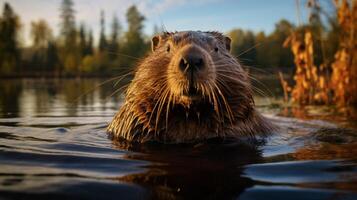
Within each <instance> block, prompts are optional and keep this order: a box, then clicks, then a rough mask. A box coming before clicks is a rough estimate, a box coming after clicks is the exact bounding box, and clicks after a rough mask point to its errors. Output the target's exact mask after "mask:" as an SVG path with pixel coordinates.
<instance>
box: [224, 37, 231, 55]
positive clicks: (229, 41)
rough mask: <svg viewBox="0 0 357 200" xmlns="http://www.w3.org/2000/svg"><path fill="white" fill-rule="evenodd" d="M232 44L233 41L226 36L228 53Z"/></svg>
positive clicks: (225, 41)
mask: <svg viewBox="0 0 357 200" xmlns="http://www.w3.org/2000/svg"><path fill="white" fill-rule="evenodd" d="M231 42H232V40H231V38H230V37H227V36H224V43H225V44H226V49H227V50H228V51H230V50H231Z"/></svg>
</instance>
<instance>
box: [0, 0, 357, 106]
mask: <svg viewBox="0 0 357 200" xmlns="http://www.w3.org/2000/svg"><path fill="white" fill-rule="evenodd" d="M306 2H307V4H306V7H304V8H299V7H297V14H298V15H299V10H300V9H307V10H308V13H309V17H308V21H307V22H303V21H302V20H301V19H300V17H298V20H297V23H296V24H295V23H293V22H290V21H288V20H285V19H281V20H280V21H279V22H277V23H276V24H275V28H274V30H273V31H272V32H271V33H265V32H253V31H251V30H243V29H239V28H236V29H233V30H230V31H228V32H226V33H225V34H226V35H228V36H229V37H230V38H231V39H232V46H231V53H232V54H233V55H234V56H236V57H237V58H238V60H239V61H240V62H241V63H242V64H243V66H244V67H245V68H246V69H247V70H248V71H254V70H258V71H259V70H260V71H263V72H269V73H270V74H275V75H276V74H278V73H280V79H281V85H282V87H283V88H284V94H285V100H286V101H289V100H290V99H291V100H293V101H295V102H298V103H299V104H331V103H337V104H341V105H352V104H353V105H355V104H356V102H357V97H356V96H357V95H355V94H356V93H357V92H356V91H357V86H356V85H357V83H355V82H356V80H357V77H356V76H357V72H356V71H357V70H356V65H357V64H356V46H357V45H356V33H357V31H356V21H357V16H356V15H357V14H356V13H357V12H356V10H357V3H356V1H353V0H352V1H348V0H334V1H329V2H330V3H328V4H326V3H325V4H323V5H324V6H325V7H324V6H322V5H321V4H320V1H318V0H308V1H306ZM331 8H332V9H333V12H331V11H330V10H331ZM328 9H329V11H327V10H328ZM59 10H60V15H59V16H58V17H59V18H60V20H61V23H60V31H59V33H54V32H53V30H52V28H51V27H50V26H49V24H48V22H47V21H46V20H45V19H40V20H38V21H33V22H31V30H30V38H31V45H30V46H26V45H24V42H23V41H21V39H20V38H21V37H20V36H21V33H23V27H22V25H21V24H22V23H21V17H20V15H19V14H18V13H16V10H15V8H13V7H12V6H11V5H10V3H4V5H3V10H2V15H1V17H0V77H101V76H117V75H120V74H124V73H126V72H128V71H130V70H132V69H133V67H134V66H135V63H136V62H138V61H139V60H140V58H142V57H143V56H144V55H145V54H146V53H148V51H149V49H150V48H149V46H150V39H151V37H152V36H153V35H155V34H158V33H160V32H162V31H175V30H165V28H164V24H162V25H161V27H160V26H155V27H154V31H153V33H152V34H151V35H148V34H145V33H144V31H143V29H144V21H145V16H144V15H143V14H141V13H140V12H139V10H138V9H137V7H136V6H135V5H132V6H131V7H129V8H128V9H127V11H126V23H127V28H126V29H124V28H123V23H122V22H120V21H119V19H118V17H117V16H116V15H113V17H112V19H111V27H110V30H109V31H107V30H106V26H105V24H106V23H105V22H106V20H107V19H106V17H105V16H106V15H105V11H104V10H102V11H101V13H100V15H99V18H98V20H99V21H100V32H99V33H98V34H99V35H98V41H95V40H94V38H95V37H94V34H97V33H93V31H92V29H91V27H90V26H88V25H86V24H84V23H78V22H77V21H76V11H75V5H74V3H73V1H72V0H63V1H62V3H61V4H60V5H59ZM237 27H238V25H237ZM218 31H219V30H218ZM107 32H109V34H107ZM269 73H268V74H269ZM284 75H285V78H284ZM286 77H288V80H285V79H286ZM289 77H290V78H289ZM291 77H293V78H291ZM289 84H290V85H289Z"/></svg>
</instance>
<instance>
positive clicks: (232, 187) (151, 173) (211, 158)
mask: <svg viewBox="0 0 357 200" xmlns="http://www.w3.org/2000/svg"><path fill="white" fill-rule="evenodd" d="M114 146H115V147H118V148H123V147H124V148H129V149H130V150H131V151H139V152H141V153H138V154H133V153H130V154H128V155H127V158H129V159H137V160H146V161H150V162H153V164H152V165H150V166H148V167H147V168H148V170H147V171H146V172H144V173H138V174H131V175H127V176H124V177H121V178H119V180H120V181H125V182H130V183H136V184H139V185H142V186H144V187H147V188H149V189H150V190H151V191H152V198H153V199H188V198H190V199H191V198H192V199H232V198H237V197H238V196H239V195H240V193H242V192H243V191H244V190H245V189H246V188H249V187H252V186H253V185H254V182H253V181H252V180H251V179H249V178H246V177H244V176H242V170H243V167H244V165H246V164H251V163H257V162H259V161H260V160H261V155H260V152H259V151H258V150H257V147H256V146H254V145H251V146H250V145H246V144H236V143H235V144H232V143H231V144H228V143H227V144H222V143H220V144H217V143H211V144H202V145H196V146H194V147H192V146H190V145H188V146H172V145H170V146H165V145H159V144H154V145H153V146H146V145H142V146H137V147H133V146H131V147H130V146H129V147H128V146H125V145H123V144H122V143H120V142H115V143H114Z"/></svg>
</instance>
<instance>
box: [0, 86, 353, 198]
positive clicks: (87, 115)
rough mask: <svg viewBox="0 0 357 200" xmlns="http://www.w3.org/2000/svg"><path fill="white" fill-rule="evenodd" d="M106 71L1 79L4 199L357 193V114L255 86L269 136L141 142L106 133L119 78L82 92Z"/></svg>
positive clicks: (1, 187) (117, 99) (117, 101)
mask: <svg viewBox="0 0 357 200" xmlns="http://www.w3.org/2000/svg"><path fill="white" fill-rule="evenodd" d="M101 81H103V80H97V79H82V80H72V79H68V80H51V81H49V80H2V81H0V199H66V198H69V199H74V198H76V199H238V198H239V199H357V133H356V131H355V129H356V127H357V126H356V119H355V118H354V117H351V116H345V115H342V114H336V113H335V111H334V109H333V108H328V107H318V108H313V107H308V108H305V109H301V108H294V107H292V108H283V107H282V106H280V105H281V104H280V103H281V102H280V99H279V98H278V99H276V98H262V97H259V96H257V98H256V101H257V104H258V105H259V109H260V110H261V111H262V112H264V113H265V114H266V115H267V116H268V117H269V118H270V119H271V120H273V121H274V122H275V123H277V124H278V125H279V126H280V127H281V130H280V133H279V134H275V135H273V136H271V137H270V138H268V140H267V141H266V143H265V144H247V143H243V142H239V141H217V140H212V141H208V142H207V143H205V144H195V145H160V144H149V145H135V146H133V145H128V144H124V143H118V142H115V141H111V140H110V139H109V138H108V136H107V134H106V133H105V128H106V125H107V124H108V122H109V121H110V120H111V119H112V117H113V115H114V114H115V112H116V111H117V109H118V108H119V106H120V102H121V101H122V98H121V95H120V94H117V95H113V97H110V96H111V94H112V93H113V91H114V90H115V88H113V87H112V85H113V84H108V85H104V86H103V87H100V88H98V89H96V90H95V91H93V92H91V93H88V94H87V95H84V96H81V97H80V98H78V96H80V94H83V93H86V91H89V90H90V89H92V88H94V87H95V86H96V85H97V84H99V83H100V82H101ZM263 82H264V80H263ZM268 83H270V84H271V83H272V82H271V81H268ZM275 84H276V82H275ZM269 88H277V90H275V89H272V90H271V92H272V93H273V95H277V94H279V93H280V91H279V87H276V85H275V86H274V85H272V86H270V85H269ZM337 127H346V128H347V129H337Z"/></svg>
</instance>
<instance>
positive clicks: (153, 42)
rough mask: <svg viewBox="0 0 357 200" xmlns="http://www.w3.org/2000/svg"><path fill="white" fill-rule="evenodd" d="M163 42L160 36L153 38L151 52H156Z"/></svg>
mask: <svg viewBox="0 0 357 200" xmlns="http://www.w3.org/2000/svg"><path fill="white" fill-rule="evenodd" d="M160 41H161V36H160V35H155V36H154V37H153V38H151V50H152V51H155V50H156V48H157V47H158V46H159V44H160Z"/></svg>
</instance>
